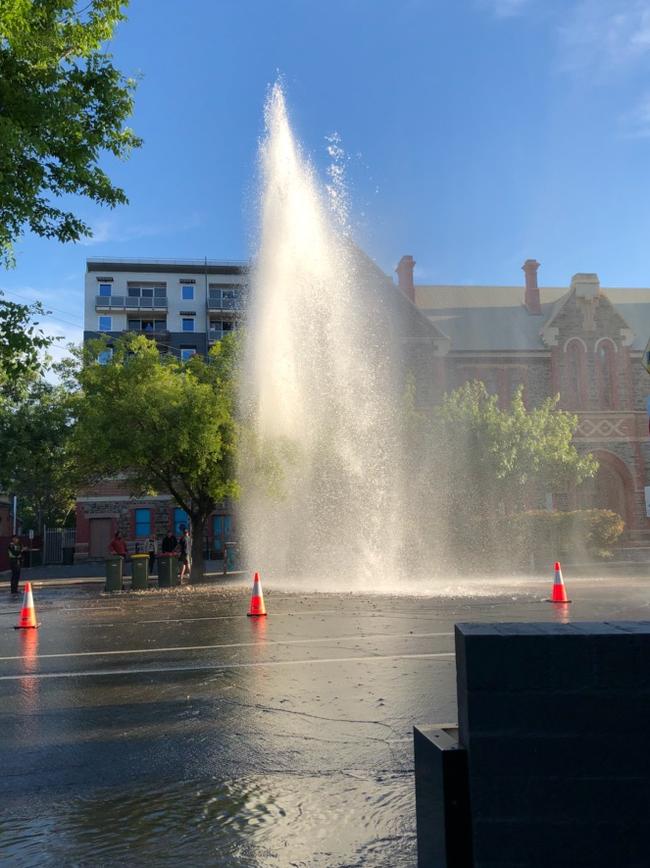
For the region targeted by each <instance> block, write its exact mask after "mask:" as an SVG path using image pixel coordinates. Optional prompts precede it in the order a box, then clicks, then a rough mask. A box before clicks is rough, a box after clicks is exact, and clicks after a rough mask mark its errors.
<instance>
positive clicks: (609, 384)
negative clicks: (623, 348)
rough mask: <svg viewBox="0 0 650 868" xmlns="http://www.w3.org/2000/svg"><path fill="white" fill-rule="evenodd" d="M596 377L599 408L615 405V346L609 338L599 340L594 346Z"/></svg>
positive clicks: (610, 408) (610, 407) (604, 408)
mask: <svg viewBox="0 0 650 868" xmlns="http://www.w3.org/2000/svg"><path fill="white" fill-rule="evenodd" d="M596 378H597V382H598V399H599V408H600V409H601V410H613V409H614V407H615V406H616V347H615V346H614V344H613V343H612V341H610V340H603V341H599V342H598V344H597V346H596Z"/></svg>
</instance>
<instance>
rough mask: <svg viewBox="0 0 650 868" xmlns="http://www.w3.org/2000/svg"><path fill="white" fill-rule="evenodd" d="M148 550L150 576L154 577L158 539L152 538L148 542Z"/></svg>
mask: <svg viewBox="0 0 650 868" xmlns="http://www.w3.org/2000/svg"><path fill="white" fill-rule="evenodd" d="M147 550H148V552H149V575H152V573H153V568H154V567H155V565H156V538H155V537H153V536H151V537H149V540H148V541H147Z"/></svg>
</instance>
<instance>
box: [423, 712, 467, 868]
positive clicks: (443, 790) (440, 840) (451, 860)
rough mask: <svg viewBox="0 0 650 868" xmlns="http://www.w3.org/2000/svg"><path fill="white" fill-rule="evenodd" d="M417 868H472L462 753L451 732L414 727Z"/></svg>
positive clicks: (455, 732)
mask: <svg viewBox="0 0 650 868" xmlns="http://www.w3.org/2000/svg"><path fill="white" fill-rule="evenodd" d="M414 750H415V805H416V814H417V828H418V866H419V868H428V866H435V868H472V846H471V831H470V814H469V790H468V777H467V751H465V750H464V749H463V748H462V747H461V745H460V744H459V743H458V730H457V729H438V728H436V727H417V726H416V727H415V728H414Z"/></svg>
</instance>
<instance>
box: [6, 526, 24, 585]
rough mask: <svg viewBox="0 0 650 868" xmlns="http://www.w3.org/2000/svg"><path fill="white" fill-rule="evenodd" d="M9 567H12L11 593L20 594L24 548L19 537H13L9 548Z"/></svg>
mask: <svg viewBox="0 0 650 868" xmlns="http://www.w3.org/2000/svg"><path fill="white" fill-rule="evenodd" d="M7 553H8V555H9V566H10V567H11V593H12V594H17V593H18V583H19V582H20V568H21V566H22V564H23V547H22V545H21V544H20V540H19V539H18V537H17V536H12V537H11V542H10V543H9V548H8V551H7Z"/></svg>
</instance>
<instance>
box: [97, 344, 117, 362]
mask: <svg viewBox="0 0 650 868" xmlns="http://www.w3.org/2000/svg"><path fill="white" fill-rule="evenodd" d="M112 358H113V349H112V347H108V349H106V350H102V351H101V353H100V354H99V355H98V356H97V361H98V362H99V364H100V365H107V364H108V363H109V362H110V360H111V359H112Z"/></svg>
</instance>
